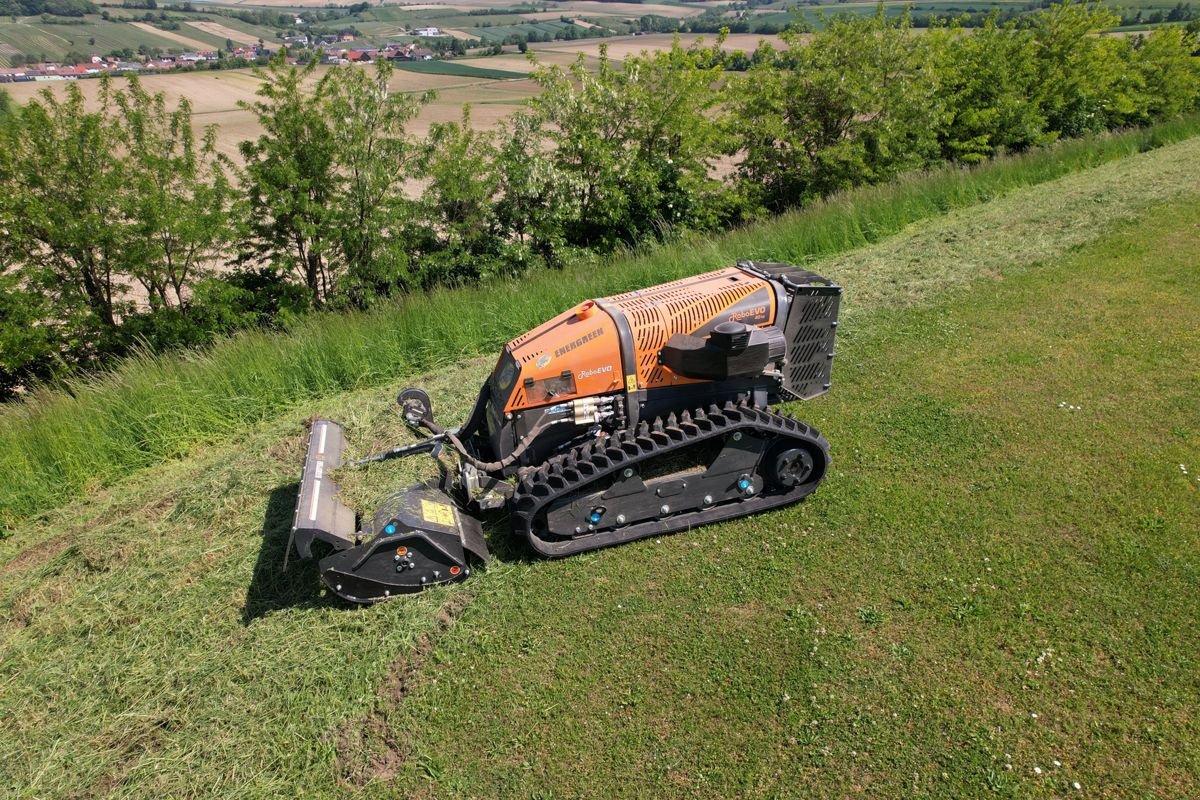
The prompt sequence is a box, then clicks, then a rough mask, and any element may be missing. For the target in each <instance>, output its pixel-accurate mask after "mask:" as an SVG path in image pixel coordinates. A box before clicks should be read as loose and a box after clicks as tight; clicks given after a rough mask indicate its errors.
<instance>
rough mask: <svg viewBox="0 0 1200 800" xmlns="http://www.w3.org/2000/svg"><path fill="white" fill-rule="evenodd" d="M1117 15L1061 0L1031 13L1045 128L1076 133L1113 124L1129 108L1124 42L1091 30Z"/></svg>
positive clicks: (1097, 29) (1121, 119) (1110, 23)
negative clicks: (1040, 11)
mask: <svg viewBox="0 0 1200 800" xmlns="http://www.w3.org/2000/svg"><path fill="white" fill-rule="evenodd" d="M1119 21H1120V18H1119V17H1118V16H1117V15H1116V14H1114V13H1112V12H1111V11H1108V10H1107V9H1103V8H1101V7H1099V6H1092V5H1084V4H1080V3H1074V2H1071V0H1066V2H1062V3H1057V4H1055V5H1052V6H1050V7H1049V8H1047V9H1046V10H1045V11H1043V12H1042V13H1041V14H1038V15H1036V16H1035V17H1033V26H1032V36H1033V41H1034V44H1035V45H1036V47H1037V50H1038V59H1037V65H1038V74H1037V85H1038V92H1037V94H1036V95H1035V97H1036V99H1037V102H1038V104H1039V106H1040V107H1041V109H1042V113H1043V114H1044V115H1045V116H1046V123H1047V128H1048V130H1049V132H1050V133H1052V134H1057V135H1062V136H1078V135H1079V134H1081V133H1085V132H1088V131H1100V130H1104V129H1105V128H1109V127H1116V126H1118V125H1121V124H1123V123H1125V121H1126V120H1127V119H1128V118H1129V117H1130V116H1131V115H1132V114H1133V113H1134V104H1133V99H1132V97H1131V96H1130V92H1131V89H1132V88H1133V87H1132V83H1133V81H1134V72H1133V70H1131V69H1130V66H1131V65H1130V59H1129V53H1130V48H1129V45H1128V44H1127V43H1125V42H1123V41H1122V40H1121V39H1118V38H1113V37H1107V36H1097V35H1096V34H1097V33H1099V32H1101V31H1103V30H1105V29H1107V28H1110V27H1112V26H1113V25H1116V24H1117V22H1119Z"/></svg>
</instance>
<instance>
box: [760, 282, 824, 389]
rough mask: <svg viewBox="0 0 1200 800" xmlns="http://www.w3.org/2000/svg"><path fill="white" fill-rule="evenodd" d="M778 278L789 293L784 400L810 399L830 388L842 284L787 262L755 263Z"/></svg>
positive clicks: (785, 330)
mask: <svg viewBox="0 0 1200 800" xmlns="http://www.w3.org/2000/svg"><path fill="white" fill-rule="evenodd" d="M754 267H755V268H756V269H759V270H761V271H763V272H765V273H766V274H768V275H770V276H771V277H772V278H773V279H775V280H777V281H779V282H780V283H782V284H783V285H784V287H785V288H786V289H787V292H788V294H789V295H790V296H791V305H790V307H789V309H788V316H787V322H786V323H785V325H784V328H783V335H784V338H785V339H786V340H787V363H786V365H785V366H784V370H783V392H782V393H783V396H784V399H785V400H810V399H812V398H814V397H818V396H820V395H823V394H825V392H827V391H829V386H830V382H831V377H830V376H831V375H832V371H833V349H834V335H835V334H836V332H837V318H838V309H839V308H840V306H841V301H842V287H840V286H838V285H837V284H836V283H834V282H833V281H831V280H828V279H826V278H822V277H821V276H820V275H818V274H816V273H815V272H809V271H808V270H806V269H800V268H798V267H793V266H790V265H788V264H763V263H755V264H754Z"/></svg>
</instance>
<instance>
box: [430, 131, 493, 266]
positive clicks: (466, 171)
mask: <svg viewBox="0 0 1200 800" xmlns="http://www.w3.org/2000/svg"><path fill="white" fill-rule="evenodd" d="M494 139H495V137H494V136H493V135H492V134H489V133H486V132H480V131H476V130H475V129H473V128H472V127H471V118H470V113H469V110H466V109H465V110H464V111H463V117H462V122H461V123H458V122H441V123H434V124H433V125H432V126H431V128H430V131H429V136H428V138H427V139H426V140H425V142H424V143H423V148H422V154H421V171H420V173H419V174H420V176H421V177H422V178H424V179H426V180H428V181H429V184H428V186H427V187H426V189H425V192H424V195H423V203H422V211H423V214H422V216H423V218H424V226H425V227H424V230H425V231H426V236H427V239H426V241H425V242H423V248H422V249H423V250H424V251H425V252H424V253H423V256H424V257H423V258H422V272H423V274H424V276H425V279H424V283H425V285H426V286H431V285H434V284H436V283H439V282H441V283H448V284H451V285H455V284H464V283H476V282H478V281H479V280H481V279H483V278H494V277H496V276H497V275H501V274H504V273H505V272H506V271H507V267H508V265H509V263H510V258H509V256H508V252H507V251H508V249H509V244H508V237H507V236H506V235H505V233H504V231H503V230H502V229H501V225H500V219H499V217H498V216H497V213H496V211H497V205H496V202H495V197H496V194H497V192H498V191H499V188H500V172H499V168H498V167H499V164H498V159H497V153H496V146H495V143H494Z"/></svg>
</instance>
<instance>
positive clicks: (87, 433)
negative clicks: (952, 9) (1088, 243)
mask: <svg viewBox="0 0 1200 800" xmlns="http://www.w3.org/2000/svg"><path fill="white" fill-rule="evenodd" d="M1197 131H1200V119H1195V118H1193V119H1188V120H1183V121H1180V122H1176V123H1171V124H1163V125H1159V126H1157V127H1154V128H1150V129H1146V130H1138V131H1131V132H1127V133H1124V134H1119V135H1115V136H1105V137H1099V138H1095V139H1083V140H1076V141H1071V142H1067V143H1063V144H1061V145H1059V146H1058V147H1054V148H1049V149H1046V150H1039V151H1036V152H1033V153H1030V154H1027V155H1024V156H1020V157H1015V158H1007V159H1001V160H998V161H995V162H992V163H989V164H986V165H984V166H981V167H979V168H976V169H971V170H964V169H946V170H941V171H936V172H931V173H927V174H921V175H913V176H910V177H908V178H905V179H902V180H900V181H897V182H896V183H894V184H889V185H886V186H880V187H874V188H867V189H861V190H857V191H853V192H850V193H848V194H845V195H841V196H837V197H834V198H833V199H831V200H829V201H827V202H824V203H818V204H816V205H814V206H812V207H810V208H808V209H805V210H803V211H799V212H796V213H792V214H787V215H784V216H782V217H780V218H778V219H775V220H772V221H771V222H768V223H764V224H762V225H756V226H752V227H749V228H746V229H744V230H740V231H736V232H734V233H731V234H729V235H726V236H720V237H715V238H712V239H701V238H698V237H697V238H687V239H684V240H683V241H681V242H678V243H675V244H672V245H667V246H663V247H655V248H651V249H648V250H647V251H645V252H639V253H634V254H629V255H624V256H616V257H613V258H610V259H607V260H604V261H602V262H599V263H596V264H579V265H576V266H575V267H573V268H571V269H567V270H563V271H559V272H539V273H533V274H530V275H527V276H525V277H522V278H521V279H519V280H517V281H513V282H509V283H501V282H493V283H489V284H488V285H486V286H482V287H478V288H471V289H462V290H452V291H449V290H448V291H440V292H435V293H432V294H429V295H421V296H414V297H410V298H405V299H402V300H400V301H398V302H396V303H394V304H389V305H387V306H385V307H382V308H380V309H379V310H376V311H373V312H371V313H369V314H355V315H339V316H323V315H314V316H311V317H309V318H306V319H304V320H302V321H301V322H299V323H297V324H296V325H295V326H294V327H293V328H292V329H291V330H289V331H288V332H287V333H286V334H283V335H271V334H264V333H248V334H244V335H240V336H237V337H235V338H234V339H232V340H229V341H226V342H223V343H220V344H218V345H216V346H215V347H213V348H211V349H210V350H208V351H206V352H202V353H194V354H190V355H183V356H181V355H179V354H175V353H172V354H169V355H166V356H163V357H153V356H146V357H142V358H133V359H130V360H128V361H126V362H125V363H124V364H123V365H122V366H121V367H120V368H119V369H118V370H116V371H115V372H114V373H112V374H110V375H108V376H105V377H102V378H100V379H97V380H80V381H73V382H70V383H68V384H67V386H66V389H65V390H60V391H46V390H43V391H37V392H34V393H33V396H32V397H31V398H30V399H29V401H28V402H25V403H20V404H15V405H10V406H8V407H5V408H4V409H2V410H0V474H3V475H5V479H6V480H5V486H4V490H3V493H0V525H3V526H6V527H11V525H12V524H13V522H14V521H15V520H17V519H20V518H22V517H24V516H27V515H29V514H33V513H36V512H39V511H44V510H46V509H48V508H53V507H55V506H56V505H58V504H60V503H62V502H64V501H65V500H67V499H69V498H71V497H74V496H77V495H79V494H80V493H83V492H87V491H90V490H92V489H94V488H95V487H96V486H100V485H104V484H107V483H108V482H110V481H112V480H114V479H116V478H118V477H121V476H123V475H127V474H129V473H130V472H132V471H134V470H136V469H139V468H142V467H145V466H148V465H150V464H155V463H158V462H160V461H162V460H164V459H169V458H175V457H178V456H181V455H183V454H185V453H187V452H189V451H190V450H191V448H192V447H193V446H194V445H195V444H196V443H198V442H202V441H211V440H213V439H216V438H218V437H221V436H229V435H232V434H233V433H234V432H236V431H238V430H240V429H241V428H243V427H244V426H245V425H247V424H248V423H252V422H256V421H260V420H263V419H269V418H271V417H273V416H275V415H277V414H278V413H280V411H282V410H283V409H286V408H289V407H292V406H294V405H295V404H297V403H299V402H301V401H303V400H306V399H309V398H313V397H321V396H324V395H328V394H330V393H332V392H337V391H344V390H347V389H353V388H360V387H365V386H378V385H380V384H382V383H384V382H387V381H389V380H392V379H394V378H395V377H396V376H397V375H404V374H411V373H413V372H415V371H418V370H423V369H429V368H432V367H436V366H441V365H445V364H451V363H454V362H456V361H459V360H461V359H462V358H464V357H469V356H474V355H478V354H480V353H488V354H493V355H494V354H495V353H496V352H497V351H498V349H499V347H500V346H501V345H502V344H503V343H504V342H506V341H508V340H509V339H510V338H512V337H513V336H515V335H517V334H519V333H521V332H523V331H526V330H528V329H530V328H532V327H534V326H536V325H538V324H539V323H541V322H542V321H544V320H545V319H547V318H549V317H550V316H553V315H554V314H556V313H558V312H559V311H561V310H562V309H563V308H568V307H570V306H571V305H572V304H574V303H576V302H578V301H579V299H581V298H583V297H588V296H603V295H607V294H615V293H617V292H623V291H628V290H631V289H636V288H640V287H643V286H650V285H653V284H656V283H661V282H663V281H668V280H674V279H676V278H679V277H682V276H685V275H691V274H696V273H698V272H702V271H704V270H708V269H712V268H713V266H714V265H722V264H730V263H732V262H733V261H735V260H736V259H739V258H751V259H760V260H771V261H793V262H797V263H807V262H810V261H812V260H813V259H814V258H817V257H820V256H825V255H828V254H831V253H838V252H843V251H846V250H849V249H850V248H853V247H857V246H861V245H862V244H866V243H870V242H874V241H878V240H879V239H881V238H883V237H886V236H889V235H891V234H893V233H895V232H896V231H898V230H900V229H901V228H903V227H904V226H905V225H907V224H909V223H911V222H914V221H916V220H920V219H925V218H927V217H930V216H933V215H936V214H940V213H943V212H945V211H946V210H948V209H953V208H964V207H970V206H973V205H975V204H977V203H981V202H985V201H987V200H990V199H992V198H995V197H999V196H1003V195H1005V194H1008V193H1010V192H1013V191H1016V190H1018V189H1020V188H1022V187H1027V186H1031V185H1036V184H1040V183H1044V182H1046V181H1049V180H1053V179H1055V178H1057V177H1060V176H1062V175H1066V174H1070V173H1072V172H1076V171H1078V170H1081V169H1086V168H1088V167H1091V166H1095V165H1097V164H1103V163H1106V162H1111V161H1114V160H1120V159H1123V158H1126V157H1128V156H1130V155H1132V154H1135V153H1138V152H1142V151H1145V150H1149V149H1153V148H1157V147H1161V146H1164V145H1168V144H1170V143H1172V142H1178V141H1180V140H1182V139H1186V138H1187V137H1188V136H1191V135H1193V134H1195V133H1196V132H1197ZM1187 146H1188V147H1194V145H1187ZM1193 157H1194V152H1193ZM1139 163H1147V164H1148V163H1149V162H1139ZM1147 168H1149V167H1147ZM1130 180H1132V181H1137V182H1140V181H1142V180H1143V177H1142V176H1139V175H1136V174H1135V175H1131V176H1130ZM1136 188H1137V187H1132V189H1134V190H1136ZM1097 202H1099V203H1101V204H1103V202H1104V200H1103V198H1098V200H1097ZM834 277H840V276H834ZM906 280H911V276H906ZM850 282H851V281H847V284H849V283H850ZM851 308H853V304H851ZM3 530H4V529H3V528H0V533H2V532H3Z"/></svg>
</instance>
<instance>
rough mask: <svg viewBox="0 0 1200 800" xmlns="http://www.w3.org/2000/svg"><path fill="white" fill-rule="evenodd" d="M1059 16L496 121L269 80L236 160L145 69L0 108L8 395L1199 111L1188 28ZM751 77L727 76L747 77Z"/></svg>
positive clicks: (579, 90) (775, 64)
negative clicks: (86, 92) (310, 317)
mask: <svg viewBox="0 0 1200 800" xmlns="http://www.w3.org/2000/svg"><path fill="white" fill-rule="evenodd" d="M1114 18H1115V17H1114V15H1113V14H1111V13H1110V12H1108V11H1104V10H1101V9H1098V8H1095V7H1089V6H1083V5H1077V4H1070V3H1065V4H1061V5H1056V6H1053V7H1051V8H1048V9H1046V10H1045V11H1043V12H1040V13H1038V14H1036V15H1034V17H1033V21H1032V23H1030V22H1029V21H1028V20H1026V21H1024V22H1022V24H1021V25H1020V26H1019V27H1018V26H1016V25H1013V24H1008V25H1004V24H999V23H998V22H997V21H996V20H995V19H992V20H990V21H989V22H987V23H986V24H984V25H983V27H981V28H979V29H976V30H974V31H971V32H966V31H964V30H962V29H959V28H957V27H954V26H948V27H941V28H934V29H931V30H930V31H928V32H927V33H926V34H924V35H913V32H912V30H911V25H910V22H909V21H908V20H907V19H906V18H904V17H901V18H899V19H894V20H889V19H887V18H886V17H885V16H884V15H883V14H882V11H881V12H880V13H879V14H877V15H875V16H873V17H870V16H868V17H861V16H860V17H852V16H848V15H847V16H841V17H837V18H834V19H832V20H829V21H828V24H827V25H826V26H825V27H824V28H823V29H822V30H820V31H818V32H815V33H813V34H811V35H809V34H803V35H802V34H799V33H789V34H786V35H785V37H784V42H785V46H784V47H783V48H781V49H772V48H769V47H767V46H762V47H760V49H759V50H758V51H757V52H755V53H754V54H753V56H752V57H747V55H746V54H745V53H732V54H728V53H725V52H723V50H722V48H721V42H720V41H718V43H717V44H715V45H713V46H710V47H702V46H700V45H698V44H697V45H693V46H690V47H684V46H682V45H680V44H679V43H678V42H676V43H675V45H674V46H673V47H672V48H671V49H669V50H664V51H659V52H655V53H643V54H642V55H640V56H635V57H630V58H627V59H625V60H624V61H622V62H617V61H614V60H611V59H609V58H607V57H602V58H601V60H600V63H599V66H598V68H596V67H589V66H587V65H585V63H584V61H583V60H582V58H581V59H580V60H579V61H578V62H577V63H575V64H574V65H573V66H570V67H565V68H564V67H560V66H546V65H539V66H537V67H536V69H535V70H534V71H533V73H532V78H533V79H534V80H535V81H536V82H537V83H538V84H539V85H540V87H541V92H540V93H539V94H538V95H537V96H535V97H534V98H532V99H531V100H530V101H529V104H528V106H527V107H526V108H524V109H522V110H520V111H518V112H517V113H515V114H514V115H512V116H511V117H510V118H509V119H507V120H506V121H504V122H503V123H502V124H501V125H500V126H499V127H498V128H496V129H494V130H480V129H477V128H475V127H474V126H473V125H472V123H471V118H470V113H469V110H464V112H463V116H462V118H461V120H459V121H455V122H445V123H435V124H433V125H432V126H431V127H430V130H429V132H428V134H427V135H425V136H420V137H418V136H415V135H413V134H412V133H411V132H410V130H409V128H410V124H411V123H412V121H413V119H414V118H415V117H416V116H417V115H418V113H419V112H420V109H421V107H422V105H423V104H424V103H426V102H428V101H429V99H430V96H428V95H425V96H418V95H412V94H406V93H398V92H394V91H390V90H389V78H390V74H389V73H390V67H389V66H388V65H387V64H377V65H376V66H375V67H373V68H366V69H364V68H362V67H357V66H347V67H338V68H332V69H327V70H325V69H321V68H318V67H317V65H316V64H315V63H310V64H308V65H306V66H301V67H293V66H289V65H287V64H286V63H285V62H283V61H282V60H276V61H275V62H272V63H271V64H270V65H268V66H266V67H262V68H260V69H259V71H258V74H259V77H260V78H261V79H262V83H261V86H260V88H259V90H258V97H257V99H256V100H255V101H254V102H252V103H248V104H246V107H247V108H248V109H249V110H250V111H252V112H253V113H254V114H255V115H256V117H257V118H258V121H259V123H260V125H261V128H262V130H263V133H262V134H261V135H260V136H258V137H257V138H256V139H254V140H251V141H245V142H242V143H241V145H240V155H241V160H240V163H236V164H235V163H233V162H232V161H231V160H229V159H227V158H224V157H222V156H221V155H220V154H219V153H218V151H217V148H216V131H215V129H212V128H208V129H205V130H204V131H203V132H202V133H199V134H197V133H196V131H195V129H194V125H193V118H192V113H191V108H190V105H189V104H188V102H187V101H186V100H184V101H181V102H180V103H179V105H178V106H176V107H168V105H167V103H166V101H165V99H164V97H163V95H161V94H153V93H150V92H148V91H146V89H145V88H144V87H143V86H142V85H141V84H140V83H139V82H138V81H137V80H136V79H130V80H128V81H125V80H121V81H119V82H118V81H109V80H106V81H104V82H103V83H102V84H101V90H100V92H99V98H98V101H97V102H96V103H95V104H94V105H89V104H85V102H84V98H83V95H82V93H81V92H80V90H79V89H78V87H77V86H75V85H69V86H67V87H66V90H65V92H64V93H63V95H62V96H61V97H56V96H55V95H54V94H53V93H51V92H48V91H47V92H43V93H42V94H41V95H39V97H38V98H37V99H35V100H32V101H30V102H29V103H27V104H26V105H24V106H23V107H20V108H13V109H9V111H8V112H7V113H5V111H4V108H5V106H4V104H3V103H0V117H3V120H2V121H0V230H3V231H4V233H5V235H4V236H3V238H2V239H0V266H2V267H3V269H0V394H2V395H5V396H12V395H13V394H14V393H16V392H18V391H19V387H20V386H22V385H28V384H29V383H31V382H35V381H43V380H47V379H52V378H54V377H55V376H58V375H62V374H65V373H68V372H71V371H74V370H81V369H84V370H86V369H94V368H97V367H101V366H103V365H104V364H105V363H108V362H109V361H110V360H111V359H113V358H116V357H120V356H122V355H124V354H127V353H129V352H130V351H131V350H134V349H137V348H150V349H163V348H168V347H176V346H196V345H201V344H203V343H205V342H207V341H209V340H210V339H212V338H213V337H215V336H219V335H222V334H226V333H228V332H231V331H234V330H237V329H239V328H244V327H248V326H262V325H276V326H279V325H286V324H287V321H288V320H289V319H291V318H293V317H295V316H296V315H300V314H304V313H307V312H310V311H312V310H316V309H335V310H336V309H355V308H366V307H368V306H370V305H371V304H373V303H376V302H378V301H379V300H381V299H382V298H387V297H389V296H393V295H396V294H398V293H404V292H411V291H418V290H423V289H428V288H430V287H433V286H438V285H461V284H467V283H476V282H480V281H487V280H494V279H500V278H504V277H507V276H514V275H518V274H520V273H522V272H524V271H526V270H529V269H534V268H555V267H558V266H561V265H562V264H564V263H565V262H567V261H572V260H577V259H590V258H595V256H596V255H597V254H600V253H605V252H609V251H611V250H613V249H616V248H620V247H625V246H631V245H637V244H639V243H641V242H645V241H649V240H656V239H662V238H664V237H668V236H672V235H675V234H676V233H678V232H680V231H687V230H692V231H717V230H721V229H724V228H728V227H730V226H733V225H738V224H743V223H745V222H748V221H752V220H755V219H759V218H762V217H764V216H766V215H769V214H773V213H778V212H780V211H783V210H785V209H788V208H790V207H794V206H797V205H802V204H804V203H806V202H810V201H811V200H813V199H815V198H819V197H822V196H826V195H828V194H830V193H833V192H837V191H839V190H843V189H846V188H849V187H853V186H858V185H863V184H871V183H878V182H882V181H886V180H888V179H890V178H892V177H893V176H895V175H897V174H898V173H900V172H903V171H906V170H913V169H922V168H927V167H931V166H933V165H937V164H942V163H946V162H959V163H966V164H970V163H974V162H978V161H981V160H984V159H987V158H990V157H992V156H995V155H997V154H999V153H1003V152H1013V151H1021V150H1026V149H1028V148H1031V147H1035V146H1038V145H1042V144H1046V143H1049V142H1052V141H1054V140H1056V139H1058V138H1060V137H1069V136H1076V135H1080V134H1084V133H1088V132H1094V131H1102V130H1106V129H1112V128H1118V127H1124V126H1132V125H1142V124H1147V123H1150V122H1153V121H1155V120H1159V119H1164V118H1168V117H1172V116H1176V115H1179V114H1181V113H1185V112H1188V111H1191V110H1194V109H1196V108H1197V106H1198V102H1200V59H1198V58H1197V57H1196V52H1197V49H1198V44H1197V36H1196V33H1195V32H1194V31H1188V30H1185V29H1184V28H1182V27H1178V26H1173V27H1165V28H1159V29H1157V30H1155V31H1153V32H1152V33H1150V34H1148V35H1147V36H1145V37H1129V38H1125V37H1121V38H1118V37H1103V36H1096V35H1095V33H1096V32H1097V31H1100V30H1103V29H1106V28H1108V27H1111V25H1112V24H1114ZM735 62H736V63H738V64H740V65H741V67H742V68H743V69H745V71H744V72H733V71H730V70H729V69H727V67H728V66H729V65H730V64H731V63H735Z"/></svg>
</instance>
